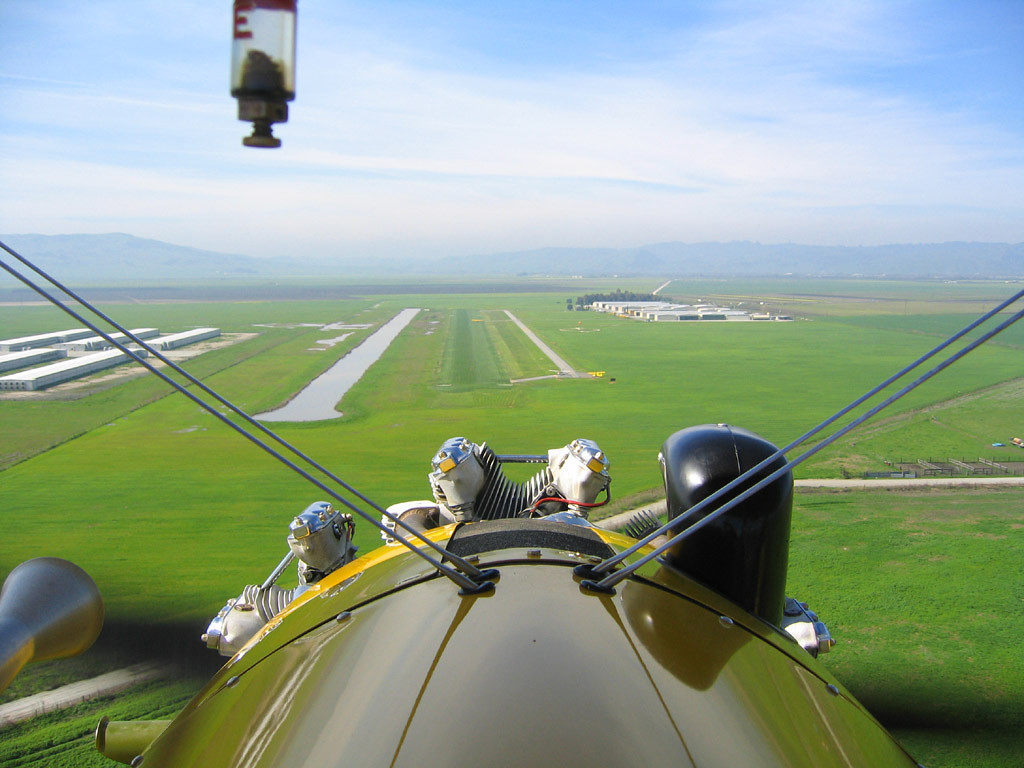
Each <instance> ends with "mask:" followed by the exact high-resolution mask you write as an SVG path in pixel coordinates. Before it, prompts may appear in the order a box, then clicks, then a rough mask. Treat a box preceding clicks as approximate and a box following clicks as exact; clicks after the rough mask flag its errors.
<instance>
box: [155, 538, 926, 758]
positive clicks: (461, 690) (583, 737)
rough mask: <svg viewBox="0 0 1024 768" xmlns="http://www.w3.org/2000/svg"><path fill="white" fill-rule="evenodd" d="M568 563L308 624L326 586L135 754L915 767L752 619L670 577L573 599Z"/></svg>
mask: <svg viewBox="0 0 1024 768" xmlns="http://www.w3.org/2000/svg"><path fill="white" fill-rule="evenodd" d="M523 522H524V524H526V523H529V522H531V521H523ZM532 522H534V524H536V521H532ZM474 525H484V524H474ZM407 557H408V556H407V555H399V556H398V557H396V558H394V560H392V561H390V562H392V563H397V562H398V561H399V560H403V561H407ZM579 559H580V556H578V555H573V554H572V553H567V552H562V551H559V550H555V549H547V548H541V549H539V550H536V549H528V548H518V549H509V550H504V551H502V552H501V553H500V555H498V556H497V557H496V556H495V553H489V554H487V555H484V556H483V557H482V560H486V561H487V564H488V565H494V566H496V567H499V569H500V573H501V575H500V578H499V580H498V583H497V587H496V589H495V591H494V592H493V593H492V594H491V595H489V596H480V597H461V596H459V594H458V590H457V589H454V588H453V585H452V584H451V583H450V582H448V581H447V580H444V579H438V578H429V579H428V580H426V581H418V582H414V583H408V582H405V585H404V586H400V587H398V588H397V589H393V590H390V591H386V592H384V593H382V594H380V596H379V597H377V598H375V599H371V600H370V601H369V602H363V603H361V604H358V605H351V607H350V609H348V610H344V611H343V612H341V613H340V614H338V615H337V618H330V619H328V620H326V621H321V622H320V623H318V624H316V625H315V626H311V627H310V626H309V625H308V624H307V623H305V622H304V620H303V615H302V614H303V613H304V612H308V611H311V610H312V611H317V612H320V613H321V615H323V613H327V612H328V611H329V610H335V611H336V610H339V609H341V608H345V605H344V603H345V599H344V598H345V595H346V591H342V592H340V593H336V592H335V589H336V587H330V588H327V589H325V590H324V592H323V593H322V595H323V596H322V597H319V596H318V597H315V598H313V599H311V600H310V601H308V602H307V603H306V605H304V606H300V607H299V608H297V609H295V610H294V611H293V612H292V613H290V614H287V615H285V616H284V617H283V618H282V620H281V622H280V623H279V624H278V625H276V626H275V627H274V628H273V629H272V630H270V631H269V632H268V633H267V634H266V635H264V636H263V638H262V639H261V640H259V642H258V643H256V644H255V645H254V646H252V647H251V649H250V650H249V651H248V653H243V654H240V655H239V656H237V657H236V658H235V659H234V660H233V661H232V662H231V663H229V664H228V665H227V666H226V667H225V668H224V670H222V672H221V673H219V674H218V675H217V676H216V677H215V678H214V680H213V681H211V683H210V685H209V686H208V687H207V688H206V690H204V691H203V692H202V693H201V694H200V695H199V696H198V697H197V698H196V699H195V700H194V701H193V702H192V703H191V704H190V705H189V706H187V707H186V708H185V710H183V712H182V713H181V714H180V715H179V717H178V718H177V719H176V720H175V721H174V722H173V723H172V724H171V725H170V727H169V728H168V729H167V730H166V731H165V732H164V733H163V735H162V736H161V737H160V738H158V739H157V740H156V741H155V742H154V743H153V745H152V746H151V747H150V748H149V749H147V750H146V752H145V754H144V763H143V765H145V766H146V768H153V767H154V766H175V768H188V767H189V766H196V767H198V766H204V767H205V766H210V765H217V766H223V768H242V766H245V767H246V768H270V766H281V767H284V766H296V765H301V766H304V767H305V768H343V767H344V766H351V765H367V766H371V765H373V766H376V765H385V766H386V765H390V766H395V767H396V768H397V767H400V766H410V767H411V766H416V767H417V768H426V767H430V766H445V767H446V768H448V767H450V766H467V765H474V766H495V767H497V766H522V765H530V766H540V767H543V766H564V765H567V764H573V765H576V764H591V765H608V766H635V765H648V766H660V765H672V766H699V767H700V768H704V767H705V766H732V765H776V766H836V768H838V767H839V766H849V765H872V766H905V767H908V766H914V765H915V763H914V762H913V761H912V760H911V759H910V758H909V757H908V756H907V755H906V753H904V752H903V751H902V750H901V749H900V748H899V746H898V745H896V744H895V742H894V741H893V740H892V739H891V737H889V736H888V734H886V733H885V731H884V729H882V728H881V727H880V726H879V725H878V723H877V722H875V721H874V719H873V718H871V716H870V715H868V714H867V713H866V712H865V711H864V710H863V709H862V708H861V707H860V706H859V705H858V704H857V703H856V702H855V701H853V700H852V699H851V698H850V697H849V696H848V695H847V694H846V693H845V691H843V690H842V689H841V688H840V687H839V686H838V685H837V684H835V683H834V682H833V681H832V679H831V677H830V676H828V674H827V673H825V672H823V671H822V670H820V669H819V668H817V667H816V666H815V663H814V661H813V659H811V658H810V657H809V656H807V655H806V654H805V653H804V652H803V651H802V650H801V649H800V648H799V647H798V646H797V645H796V644H795V643H793V642H792V641H790V640H788V639H786V638H785V637H783V636H782V635H781V634H780V633H778V632H775V631H774V630H771V629H770V628H768V627H766V626H764V625H763V624H762V623H761V622H758V621H757V620H756V619H755V618H754V617H752V616H749V615H747V614H744V613H743V612H742V611H740V610H739V609H738V608H736V607H735V606H733V607H732V608H729V609H728V610H730V611H731V612H732V615H733V616H734V617H735V618H734V619H729V620H724V619H723V613H722V612H723V610H725V609H726V606H728V603H727V601H725V600H724V599H721V598H719V597H717V596H715V595H711V594H710V593H708V594H709V596H710V597H711V598H712V599H713V603H714V602H720V603H721V605H715V607H711V606H710V605H707V604H702V603H701V602H699V601H698V600H697V599H694V597H685V596H683V595H682V594H680V593H678V592H676V591H675V590H676V589H683V588H686V582H685V580H683V579H682V578H681V577H679V576H677V575H674V574H672V573H671V572H665V573H663V574H662V575H661V576H658V575H657V574H655V573H653V572H652V573H651V574H650V575H649V576H648V577H646V578H645V579H639V580H637V579H631V580H629V581H628V582H625V583H623V584H621V585H620V586H619V587H618V588H617V590H616V594H614V595H596V594H593V593H589V592H588V591H586V590H583V589H581V588H580V587H579V585H578V584H577V583H576V581H574V579H573V573H572V567H571V566H572V565H573V561H578V560H579ZM555 560H560V561H561V562H554V561H555ZM357 563H358V561H357V562H356V563H353V564H351V566H352V567H355V566H356V565H357ZM389 567H390V568H392V569H397V568H398V565H393V566H389V565H388V563H381V564H380V565H377V566H375V567H373V568H371V569H369V570H368V571H367V572H366V574H365V576H364V578H363V579H361V580H360V581H359V582H354V584H359V583H364V584H365V583H366V582H369V581H374V580H375V574H374V571H378V572H380V573H381V575H382V576H385V581H388V582H391V583H392V584H396V581H395V579H396V577H399V571H398V570H390V572H387V573H385V572H384V571H383V570H381V569H388V568H389ZM404 581H405V580H404V579H402V578H400V577H399V578H398V583H400V582H404ZM343 583H344V582H339V585H338V586H339V587H340V586H341V584H343ZM381 583H382V584H383V583H384V582H381ZM691 585H692V583H691ZM692 586H693V587H694V588H695V589H696V590H697V592H696V593H695V595H700V594H704V593H705V592H706V590H701V589H700V588H699V587H696V585H692ZM334 595H336V596H334ZM332 604H333V605H332ZM307 627H308V628H307ZM296 630H297V631H298V634H295V633H296ZM268 642H269V643H270V644H271V648H272V650H270V651H269V652H261V650H260V645H262V644H264V643H268Z"/></svg>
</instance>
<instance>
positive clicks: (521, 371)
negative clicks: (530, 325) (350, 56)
mask: <svg viewBox="0 0 1024 768" xmlns="http://www.w3.org/2000/svg"><path fill="white" fill-rule="evenodd" d="M481 314H482V315H483V317H484V319H485V320H486V321H487V330H488V332H489V333H490V335H491V342H492V344H493V345H494V347H495V349H496V350H497V352H498V357H499V358H500V359H501V361H502V362H503V363H504V366H505V370H506V371H507V372H508V375H509V377H510V378H512V379H522V378H527V377H530V376H544V375H547V374H548V373H550V371H551V367H552V363H551V360H549V359H548V357H547V355H545V354H544V353H543V352H541V351H540V349H539V348H538V347H537V345H536V344H534V343H533V342H532V341H531V340H530V339H529V338H527V336H526V334H525V333H523V332H522V330H521V329H520V328H519V326H518V325H516V324H515V323H514V322H512V319H511V318H509V316H508V315H506V314H505V313H504V312H503V311H498V310H489V311H484V312H482V313H481Z"/></svg>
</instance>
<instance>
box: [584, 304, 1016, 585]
mask: <svg viewBox="0 0 1024 768" xmlns="http://www.w3.org/2000/svg"><path fill="white" fill-rule="evenodd" d="M1018 295H1020V294H1018ZM1014 300H1016V299H1014ZM1021 317H1024V309H1022V310H1020V311H1019V312H1017V314H1015V315H1013V316H1011V317H1010V318H1009V319H1008V320H1004V321H1003V322H1002V323H1000V324H999V325H998V326H996V327H995V328H993V329H992V330H991V331H988V332H986V333H984V334H982V335H981V336H979V337H978V338H977V339H975V340H974V341H972V342H971V343H970V344H967V345H966V346H965V347H963V348H962V349H960V350H958V351H956V352H954V353H953V354H951V355H950V356H949V357H947V358H946V359H945V360H943V361H942V362H940V363H939V364H938V365H936V366H935V367H934V368H932V369H930V370H929V371H928V372H927V373H924V374H922V375H921V376H919V377H918V378H916V379H914V381H912V382H910V383H909V384H907V385H906V386H905V387H903V388H902V389H900V390H898V391H897V392H896V393H894V394H893V395H890V396H889V397H888V398H886V399H885V400H883V401H882V402H881V403H879V404H878V405H876V406H874V407H873V408H871V409H870V410H868V411H866V412H865V413H864V414H862V415H861V416H858V417H857V418H856V419H854V420H853V421H851V422H850V423H849V424H847V425H846V426H844V427H842V428H840V429H838V430H836V431H835V432H833V433H832V434H831V435H829V436H828V437H826V438H825V439H823V440H822V441H821V442H819V443H817V444H816V445H814V446H813V447H811V448H809V449H808V450H806V451H805V452H804V453H802V454H801V455H799V456H797V457H796V458H795V459H792V460H790V461H788V462H786V463H785V464H784V465H783V466H781V467H779V468H778V469H776V470H775V471H774V472H772V473H771V474H769V475H768V476H766V477H764V478H762V479H761V480H760V481H758V482H757V483H756V484H755V485H752V486H751V487H750V488H748V489H746V490H745V491H743V492H742V493H740V494H739V495H737V496H735V497H734V498H732V499H730V500H729V501H728V502H726V503H725V504H723V505H722V506H720V507H718V508H716V509H715V510H714V511H713V512H711V513H709V514H708V515H707V516H706V517H704V518H703V519H701V520H699V521H697V522H696V523H694V524H693V525H691V526H690V527H688V528H686V529H685V530H683V531H681V532H680V533H677V534H676V535H675V536H672V537H671V538H670V539H669V540H668V541H666V542H664V543H663V544H662V545H660V546H659V547H657V548H656V549H655V550H654V551H652V552H650V553H648V554H647V555H645V556H644V557H642V558H640V559H639V560H636V561H634V562H632V563H630V564H629V565H627V566H626V567H625V568H622V569H620V570H618V571H612V572H611V573H609V574H608V575H607V576H605V577H604V578H603V579H601V580H600V581H596V580H595V579H594V578H592V577H591V578H585V579H584V581H583V582H582V584H583V586H585V587H587V588H589V589H592V590H595V591H598V592H608V591H610V590H611V589H612V588H613V587H614V586H615V584H617V583H618V582H620V581H621V580H622V579H624V578H626V577H627V576H629V575H631V574H632V573H634V572H635V571H636V570H637V569H638V568H640V567H641V566H643V565H646V564H647V563H649V562H650V561H651V560H653V559H655V558H656V557H659V556H660V555H661V554H662V553H664V552H665V551H666V550H667V549H669V548H670V547H672V546H674V545H675V544H678V543H679V542H680V541H682V540H683V539H684V538H686V537H687V536H690V535H692V534H693V533H695V532H696V531H698V530H700V529H701V528H703V527H704V526H705V525H707V524H709V523H711V522H712V521H713V520H715V519H717V518H718V517H720V516H721V515H722V514H724V513H725V512H727V511H728V510H730V509H732V508H733V507H734V506H736V505H737V504H740V503H741V502H743V501H745V500H746V499H748V498H750V497H751V496H753V495H754V494H755V493H756V492H757V491H759V490H761V489H762V488H763V487H765V486H766V485H768V484H769V483H771V482H772V481H773V480H775V479H776V478H778V477H781V476H782V475H783V474H785V473H786V472H788V471H789V470H790V469H792V468H793V467H795V466H797V465H798V464H801V463H803V462H804V461H805V460H806V459H809V458H810V457H811V456H813V455H814V454H816V453H817V452H818V451H820V450H821V449H822V448H825V447H827V446H829V445H831V444H832V443H834V442H835V441H836V440H838V439H839V438H840V437H842V436H843V435H845V434H846V433H847V432H849V431H851V430H852V429H854V428H856V427H858V426H860V425H861V424H863V423H864V422H865V421H867V420H868V419H870V418H872V417H873V416H875V415H876V414H877V413H879V412H880V411H882V410H884V409H885V408H888V407H889V406H890V405H892V404H893V403H895V402H896V401H897V400H899V399H900V398H901V397H903V396H904V395H906V394H907V393H908V392H911V391H912V390H914V389H916V388H917V387H919V386H920V385H921V384H923V383H924V382H926V381H928V379H930V378H932V377H933V376H935V375H936V374H938V373H940V372H941V371H943V370H945V369H946V368H948V367H949V366H951V365H952V364H953V363H955V362H956V361H957V360H959V359H960V358H962V357H964V356H965V355H966V354H967V353H969V352H971V351H973V350H974V349H977V348H978V347H980V346H981V345H982V344H984V343H985V342H987V341H988V340H989V339H991V338H992V337H993V336H995V335H996V334H999V333H1001V332H1002V331H1004V330H1006V329H1007V328H1009V327H1010V326H1011V325H1013V324H1014V323H1015V322H1017V321H1018V320H1020V319H1021ZM961 335H962V334H961ZM780 454H781V451H779V452H777V453H776V454H774V455H773V456H772V457H769V458H768V459H766V460H765V461H762V462H761V463H760V464H758V465H757V466H756V467H753V468H751V469H749V470H747V471H746V472H744V473H743V474H742V475H740V476H739V477H738V478H736V480H735V481H733V482H732V483H730V486H732V487H735V486H736V485H737V484H739V483H742V482H745V481H747V480H749V479H750V478H751V477H753V476H754V475H755V474H756V473H757V472H758V470H759V469H761V468H763V467H764V465H765V464H766V463H767V462H768V461H771V460H772V459H774V458H775V457H776V456H778V455H780ZM726 487H729V486H726ZM722 490H723V491H724V490H725V489H724V488H723V489H722ZM716 495H717V496H720V495H721V492H719V493H718V494H715V495H712V496H709V497H708V498H707V499H705V500H704V501H702V502H701V503H699V504H696V505H694V506H693V507H692V508H691V509H689V510H688V511H687V515H681V516H680V517H678V518H675V519H673V520H670V521H669V522H668V523H666V524H665V525H663V526H662V527H661V528H659V529H658V530H657V531H656V532H655V533H652V534H650V535H649V536H647V537H646V540H647V541H649V540H650V539H653V538H654V537H655V536H656V535H658V534H660V533H663V532H665V531H668V530H669V529H670V528H672V527H673V526H674V525H678V524H679V522H680V520H682V519H685V517H687V516H690V515H691V513H694V512H695V510H698V508H700V507H707V506H708V504H707V503H706V502H709V500H711V499H712V498H714V497H715V496H716ZM638 548H639V546H638V545H637V546H634V547H631V548H630V549H632V550H633V551H636V549H638ZM628 551H629V550H626V551H624V552H622V553H620V554H619V555H617V556H615V557H611V558H607V559H606V560H604V561H603V562H601V563H599V564H598V565H595V566H593V568H592V569H591V568H588V567H587V566H582V567H580V568H579V569H578V573H580V574H581V575H582V574H588V573H589V574H593V575H599V574H597V573H596V572H597V569H598V568H599V567H600V566H605V570H607V568H608V567H611V565H612V564H614V563H612V561H615V562H619V561H621V559H622V558H623V557H624V556H625V552H628Z"/></svg>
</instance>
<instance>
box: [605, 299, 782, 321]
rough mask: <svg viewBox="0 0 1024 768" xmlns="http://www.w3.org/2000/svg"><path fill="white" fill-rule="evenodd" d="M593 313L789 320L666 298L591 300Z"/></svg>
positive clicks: (656, 318)
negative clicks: (661, 299) (650, 299)
mask: <svg viewBox="0 0 1024 768" xmlns="http://www.w3.org/2000/svg"><path fill="white" fill-rule="evenodd" d="M589 307H590V309H592V310H593V311H595V312H607V313H610V314H613V315H618V316H619V317H630V318H635V319H637V320H646V321H647V322H668V321H672V322H674V321H678V320H686V321H693V322H697V321H699V322H707V321H713V320H718V321H722V320H724V321H755V320H759V321H774V320H792V319H793V318H792V317H790V316H788V315H773V314H770V313H768V312H747V311H746V310H744V309H733V308H731V307H720V306H717V305H714V304H673V303H672V302H668V301H595V302H593V303H592V304H590V305H589Z"/></svg>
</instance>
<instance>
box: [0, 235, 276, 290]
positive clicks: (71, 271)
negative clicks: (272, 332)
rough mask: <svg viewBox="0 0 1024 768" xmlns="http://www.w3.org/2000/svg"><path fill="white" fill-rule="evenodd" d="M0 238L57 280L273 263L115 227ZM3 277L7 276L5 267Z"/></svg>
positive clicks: (247, 268) (246, 269)
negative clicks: (92, 231)
mask: <svg viewBox="0 0 1024 768" xmlns="http://www.w3.org/2000/svg"><path fill="white" fill-rule="evenodd" d="M0 240H2V241H3V242H4V243H6V244H7V245H9V246H10V247H11V248H13V249H14V250H16V251H18V253H20V254H21V255H22V256H24V257H25V258H27V259H29V260H30V261H32V262H33V263H34V264H36V265H38V266H39V267H40V268H41V269H44V270H46V271H47V272H50V274H52V275H53V276H54V277H56V278H57V279H58V280H62V281H63V280H64V279H67V280H75V281H83V280H85V281H89V282H96V281H100V282H103V281H117V282H121V281H139V280H167V279H191V278H217V277H239V276H245V275H258V274H266V273H267V272H266V271H265V270H267V268H268V267H270V268H271V269H273V267H274V266H276V265H273V263H272V262H270V261H269V260H266V259H254V258H251V257H249V256H239V255H236V254H228V253H216V252H214V251H204V250H200V249H199V248H189V247H187V246H182V245H172V244H171V243H165V242H163V241H161V240H149V239H146V238H143V237H135V236H134V235H125V234H121V233H114V234H109V235H0ZM4 255H5V256H6V254H4ZM12 266H13V265H12ZM4 278H5V279H9V280H11V281H12V282H13V278H10V276H9V275H7V274H6V273H5V274H4Z"/></svg>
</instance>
